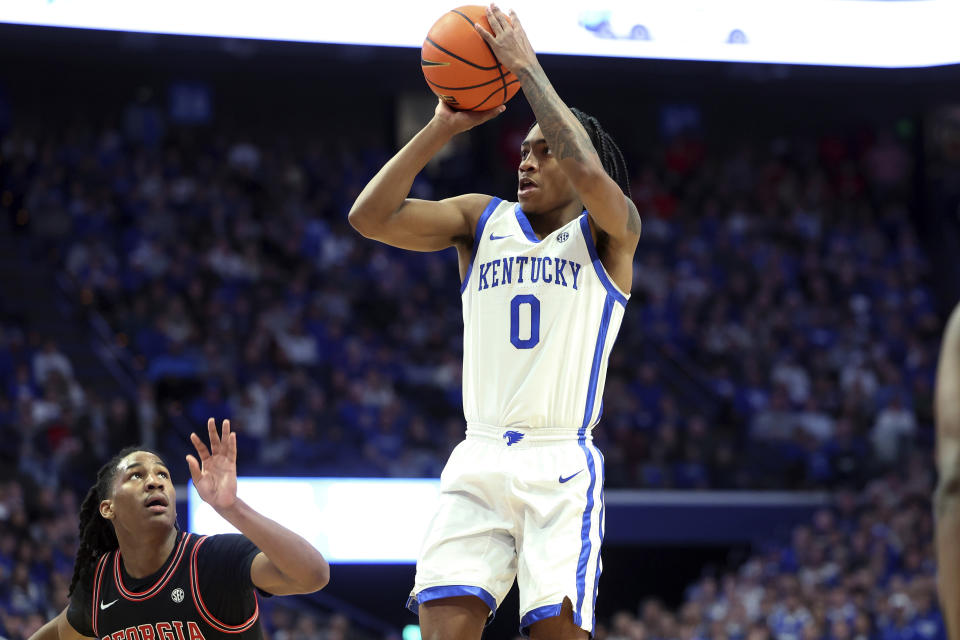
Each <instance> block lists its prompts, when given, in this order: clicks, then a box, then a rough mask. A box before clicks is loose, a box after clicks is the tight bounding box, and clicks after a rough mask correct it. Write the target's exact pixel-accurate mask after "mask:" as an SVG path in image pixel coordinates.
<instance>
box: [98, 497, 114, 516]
mask: <svg viewBox="0 0 960 640" xmlns="http://www.w3.org/2000/svg"><path fill="white" fill-rule="evenodd" d="M100 515H101V516H102V517H103V518H104V519H106V520H113V519H114V518H115V517H116V515H115V514H114V511H113V500H101V501H100Z"/></svg>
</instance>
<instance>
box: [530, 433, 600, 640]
mask: <svg viewBox="0 0 960 640" xmlns="http://www.w3.org/2000/svg"><path fill="white" fill-rule="evenodd" d="M577 451H578V455H577V456H570V455H568V454H569V451H565V452H563V453H559V452H558V454H557V455H556V456H554V457H556V458H558V459H561V460H562V466H564V467H566V468H567V470H566V471H564V472H561V471H560V470H559V469H558V470H556V471H555V473H554V477H553V478H552V479H551V482H552V483H553V484H552V485H551V484H549V483H545V484H544V485H543V487H542V489H541V490H538V491H535V492H531V493H532V494H534V495H531V496H530V497H529V502H528V505H527V507H526V513H527V515H526V518H525V521H524V526H523V532H522V536H521V543H520V554H519V561H518V569H517V581H518V584H519V587H520V616H521V627H523V628H525V629H532V628H533V626H534V625H536V624H537V623H538V622H541V621H546V620H549V619H551V618H562V617H563V606H564V603H565V602H567V601H569V603H570V605H571V615H570V617H571V618H572V623H573V624H574V625H575V626H576V627H579V628H581V629H583V630H585V631H587V632H592V630H593V623H594V604H595V602H596V596H597V584H598V582H599V578H600V572H601V570H602V564H601V561H600V545H601V542H602V540H603V526H604V523H603V519H604V509H603V507H604V502H603V461H602V456H601V455H600V453H599V451H597V450H596V449H595V448H594V447H593V446H592V445H591V444H589V443H588V444H585V445H583V446H581V447H578V448H577ZM579 469H582V471H579ZM573 474H575V475H573ZM561 479H565V482H560V480H561ZM551 628H552V627H551Z"/></svg>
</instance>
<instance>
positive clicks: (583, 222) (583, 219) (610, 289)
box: [580, 214, 627, 306]
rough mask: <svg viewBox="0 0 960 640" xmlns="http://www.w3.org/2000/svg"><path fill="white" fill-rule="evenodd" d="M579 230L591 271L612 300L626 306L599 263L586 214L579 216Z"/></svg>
mask: <svg viewBox="0 0 960 640" xmlns="http://www.w3.org/2000/svg"><path fill="white" fill-rule="evenodd" d="M580 229H581V230H583V239H584V241H585V242H586V243H587V251H589V252H590V261H591V262H592V263H593V270H594V271H596V273H597V277H598V278H600V283H601V284H602V285H603V286H604V288H605V289H606V290H607V293H608V294H609V295H611V296H613V298H614V300H616V301H617V302H619V303H620V304H622V305H623V306H627V298H626V296H624V295H623V294H622V293H620V291H619V290H618V289H617V287H616V286H614V284H613V282H611V281H610V278H609V277H608V276H607V271H606V269H604V268H603V263H602V262H601V261H600V256H599V254H598V253H597V247H596V245H595V244H593V234H592V233H590V220H589V218H588V216H587V214H584V215H582V216H580Z"/></svg>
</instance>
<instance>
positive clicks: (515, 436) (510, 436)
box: [502, 431, 523, 447]
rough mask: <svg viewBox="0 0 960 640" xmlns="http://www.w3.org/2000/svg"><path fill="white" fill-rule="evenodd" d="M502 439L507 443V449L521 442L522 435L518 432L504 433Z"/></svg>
mask: <svg viewBox="0 0 960 640" xmlns="http://www.w3.org/2000/svg"><path fill="white" fill-rule="evenodd" d="M502 438H503V439H504V440H506V441H507V446H508V447H509V446H510V445H514V444H516V443H518V442H520V441H521V440H523V434H522V433H520V432H519V431H504V432H503V436H502Z"/></svg>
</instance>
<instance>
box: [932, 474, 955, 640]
mask: <svg viewBox="0 0 960 640" xmlns="http://www.w3.org/2000/svg"><path fill="white" fill-rule="evenodd" d="M934 511H935V513H936V521H937V527H936V548H937V583H938V589H937V591H938V594H939V597H940V606H941V608H942V611H943V619H944V622H945V623H946V626H947V637H948V638H951V639H953V640H956V638H960V544H958V541H960V477H958V476H957V475H956V474H954V475H953V476H950V477H941V479H940V483H939V485H938V487H937V492H936V494H935V495H934Z"/></svg>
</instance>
